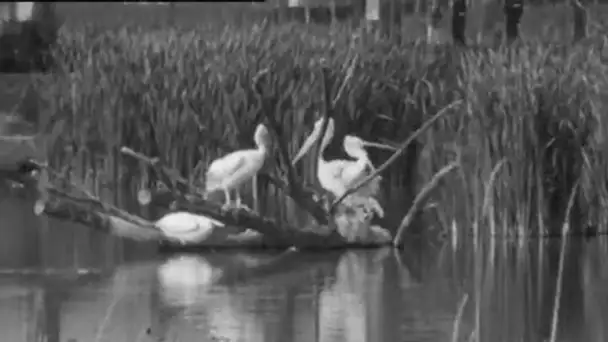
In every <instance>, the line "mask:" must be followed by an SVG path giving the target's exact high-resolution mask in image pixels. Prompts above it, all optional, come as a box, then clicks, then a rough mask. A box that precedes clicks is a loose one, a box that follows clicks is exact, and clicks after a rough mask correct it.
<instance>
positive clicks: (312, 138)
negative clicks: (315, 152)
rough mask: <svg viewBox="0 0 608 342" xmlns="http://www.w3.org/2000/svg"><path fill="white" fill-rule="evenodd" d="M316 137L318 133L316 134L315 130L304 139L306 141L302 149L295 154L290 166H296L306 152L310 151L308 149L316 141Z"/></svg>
mask: <svg viewBox="0 0 608 342" xmlns="http://www.w3.org/2000/svg"><path fill="white" fill-rule="evenodd" d="M318 136H319V133H318V132H316V130H315V131H313V132H312V133H311V134H310V135H309V136H308V138H306V141H305V142H304V144H303V145H302V147H301V148H300V150H299V151H298V153H296V156H295V157H294V158H293V160H292V161H291V165H296V163H297V162H298V160H300V159H301V158H302V157H303V156H304V155H305V154H306V153H308V151H310V148H311V147H312V145H314V143H315V142H316V141H317V138H318Z"/></svg>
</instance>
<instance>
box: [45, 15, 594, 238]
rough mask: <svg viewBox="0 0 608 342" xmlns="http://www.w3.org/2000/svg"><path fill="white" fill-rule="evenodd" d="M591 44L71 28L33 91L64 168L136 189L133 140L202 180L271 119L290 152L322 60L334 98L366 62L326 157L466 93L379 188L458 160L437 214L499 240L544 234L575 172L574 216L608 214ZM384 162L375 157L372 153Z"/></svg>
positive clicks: (258, 27)
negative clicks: (578, 184) (350, 69)
mask: <svg viewBox="0 0 608 342" xmlns="http://www.w3.org/2000/svg"><path fill="white" fill-rule="evenodd" d="M353 33H356V34H353ZM593 44H594V45H593ZM593 44H592V45H589V46H586V47H579V48H562V47H556V46H550V45H543V44H542V42H534V43H530V44H528V43H525V44H522V45H521V46H518V47H516V48H512V49H502V50H485V49H471V50H458V49H454V48H451V47H449V46H444V47H430V46H425V45H421V44H419V43H395V42H393V41H391V40H390V39H384V38H382V36H378V35H375V34H374V33H373V32H372V33H368V32H365V31H357V32H354V31H353V30H352V29H351V28H350V27H346V26H340V25H334V26H332V27H331V28H327V27H315V26H303V25H298V24H280V25H278V24H268V23H264V24H247V25H240V26H237V25H218V24H213V23H208V24H202V25H199V26H197V27H190V26H189V27H183V28H180V27H175V26H172V27H168V26H167V27H157V26H149V27H148V26H143V25H139V26H138V25H125V26H123V27H116V28H101V27H95V26H79V27H77V28H75V27H69V26H66V27H64V29H63V31H62V32H61V35H60V41H59V44H58V47H57V50H56V51H55V55H56V58H57V60H58V61H59V65H60V67H61V69H62V72H59V73H56V74H55V75H54V76H52V77H51V79H47V80H46V81H45V82H40V83H39V84H38V88H39V90H40V92H41V93H42V94H43V97H44V100H45V101H46V108H47V112H48V113H47V115H49V116H51V117H53V118H54V119H53V120H54V121H55V122H61V123H62V125H63V130H62V134H60V135H59V136H58V137H57V141H56V143H55V144H54V145H53V147H52V151H53V153H52V160H53V162H54V163H55V165H64V164H66V163H68V162H69V160H71V159H73V160H78V163H79V165H80V168H81V169H83V171H82V172H83V173H86V170H89V169H93V170H96V171H95V172H96V173H97V174H98V176H99V177H106V178H108V179H109V180H108V181H109V182H114V183H115V184H119V183H120V182H122V181H125V180H127V182H126V183H123V184H127V185H129V186H132V187H135V186H138V185H136V184H139V180H140V179H141V177H142V176H143V171H142V170H141V169H140V167H139V165H137V164H131V163H130V161H129V160H123V159H122V158H121V156H120V154H119V152H118V151H119V148H120V147H121V146H129V147H131V148H133V149H135V150H138V151H141V152H143V153H147V154H149V155H153V156H160V157H161V158H163V159H164V160H165V161H166V162H168V163H169V164H170V165H171V166H173V167H175V168H176V169H177V170H179V171H180V172H182V173H183V174H185V175H190V179H191V180H192V181H193V182H197V181H201V177H200V175H198V174H192V170H194V169H195V167H196V166H197V165H201V164H202V165H203V166H204V165H207V164H208V163H209V162H210V161H211V160H212V159H214V158H216V157H218V156H220V155H222V154H223V153H226V152H227V151H229V150H232V149H235V148H243V147H249V146H252V144H253V142H252V137H251V136H252V134H253V130H254V129H255V126H256V124H257V123H259V122H264V121H265V120H266V116H267V115H273V116H274V118H275V119H276V120H277V121H278V122H279V124H280V127H279V131H280V133H281V136H282V137H284V138H285V139H286V143H287V146H285V147H286V148H287V150H288V151H289V152H290V153H294V152H295V150H296V149H297V148H298V146H299V144H300V143H301V141H302V139H303V137H304V136H305V135H306V134H308V133H309V131H310V127H311V124H312V122H313V121H314V120H315V119H316V118H317V117H318V114H317V113H318V112H320V111H321V110H322V108H323V105H324V104H323V98H324V97H323V85H322V84H321V82H322V80H321V73H320V71H319V70H320V66H321V65H323V66H327V67H328V69H329V74H328V76H327V77H328V79H327V82H328V84H329V87H330V88H331V89H332V91H333V93H334V94H335V92H336V91H337V88H338V87H339V86H340V85H341V84H342V82H343V80H344V78H345V76H346V67H347V66H348V65H349V63H350V62H351V61H352V60H353V58H354V56H357V58H356V61H357V64H356V67H355V70H354V75H353V77H352V79H351V80H350V82H348V84H347V85H346V88H345V91H344V94H343V96H342V97H341V98H340V99H339V100H338V102H337V104H336V106H335V108H334V109H333V111H334V117H335V119H336V121H337V122H336V126H337V134H336V139H335V141H334V143H333V144H332V145H330V148H329V151H328V153H327V157H328V158H334V157H338V156H339V157H342V156H343V155H342V152H340V150H341V139H342V137H343V135H344V134H346V133H349V134H353V133H354V134H357V135H360V136H362V137H363V138H365V139H369V140H389V141H393V142H398V141H401V140H404V139H405V138H406V137H407V135H408V134H409V133H410V132H412V131H413V130H414V129H416V128H417V127H419V126H420V125H421V123H422V122H424V120H425V119H426V118H428V117H430V116H432V115H433V114H434V113H435V112H436V111H438V110H439V109H440V108H442V107H444V106H446V105H448V104H449V103H451V102H453V101H454V100H457V99H462V100H463V103H464V104H465V105H464V106H461V107H460V109H459V110H456V111H454V112H453V113H452V114H450V115H448V116H447V117H446V118H444V119H443V120H441V121H440V122H438V123H436V124H435V125H434V126H433V128H431V129H430V130H429V131H427V133H426V134H425V136H424V137H423V138H421V139H418V142H417V143H416V144H414V145H413V146H412V147H411V148H410V150H409V151H408V153H407V154H406V156H405V157H404V158H402V160H400V161H399V162H397V163H396V164H395V165H393V166H392V167H391V168H390V169H389V170H388V174H387V175H386V176H385V177H384V179H385V181H384V186H385V188H386V190H387V191H388V192H390V194H388V195H389V197H391V198H397V199H399V201H400V203H396V204H392V205H389V206H388V209H389V211H390V210H391V208H392V209H393V210H392V211H393V212H398V210H397V209H399V206H401V207H403V206H407V205H408V203H407V201H410V200H411V199H412V198H413V195H414V194H415V190H416V189H417V188H418V187H419V186H421V185H422V184H424V182H425V181H426V180H428V179H429V177H430V176H431V175H432V172H434V171H437V170H438V169H439V168H441V167H442V166H444V165H445V164H447V163H448V162H449V161H451V160H453V159H454V158H459V160H460V161H461V172H460V173H459V174H455V175H453V176H452V177H451V178H450V179H449V181H448V182H446V183H445V184H444V186H442V187H441V189H440V190H438V191H437V194H436V196H435V199H436V202H437V205H438V206H437V207H438V208H439V210H438V212H439V215H440V216H441V217H440V221H442V222H444V223H449V222H453V221H455V222H458V227H460V228H462V230H463V231H469V228H468V227H470V226H471V224H470V223H471V222H478V223H479V225H480V227H481V229H482V230H483V231H488V229H484V227H485V226H487V225H488V222H489V220H490V221H492V220H493V221H495V222H498V223H499V224H498V225H496V226H497V227H502V228H500V229H501V230H502V231H497V232H496V233H499V234H528V233H546V232H549V229H548V228H546V227H545V226H544V225H542V224H539V222H540V223H542V222H544V221H543V220H540V219H538V217H537V216H538V215H537V214H538V213H542V214H543V215H542V217H544V218H546V219H549V218H551V216H552V215H553V214H555V213H560V212H562V211H563V210H564V208H565V201H564V200H563V197H565V196H564V193H565V191H566V192H567V191H569V189H570V188H571V187H572V184H573V183H574V182H575V181H576V180H577V179H579V178H584V181H583V182H582V185H583V186H582V190H581V192H580V195H579V196H578V198H577V202H576V203H577V204H578V205H577V206H575V208H579V209H580V210H579V213H578V216H580V217H582V218H583V219H582V221H584V220H591V221H594V222H600V221H602V220H604V217H603V216H602V215H603V214H602V212H601V210H597V208H599V206H600V204H601V203H603V201H604V199H605V198H606V196H605V194H606V191H605V186H604V183H605V182H604V181H603V180H604V173H605V170H606V167H604V165H605V161H604V160H605V159H606V158H605V157H604V156H605V153H604V152H603V149H602V148H601V147H602V146H603V133H602V132H603V131H604V129H603V128H604V126H605V125H606V124H605V123H604V122H605V121H606V120H602V118H601V115H600V113H602V111H603V105H604V102H605V100H604V98H605V96H603V95H604V90H603V89H606V84H605V83H606V78H605V76H603V75H606V72H605V71H606V70H605V67H604V64H603V60H602V55H601V49H602V47H603V43H602V42H601V41H599V40H598V42H596V43H593ZM264 69H268V70H269V71H270V72H269V73H268V74H269V75H270V78H268V79H267V80H266V81H265V83H264V84H263V85H262V88H263V90H262V93H261V94H260V93H258V91H257V90H256V89H255V88H254V87H253V85H252V78H253V76H254V75H256V74H258V73H259V72H260V71H261V70H264ZM262 100H263V101H262ZM66 146H70V148H66ZM73 154H77V155H78V157H77V158H72V157H71V155H73ZM383 158H386V156H385V155H384V154H373V155H372V159H373V160H374V161H375V162H376V163H377V162H379V161H380V160H382V159H383ZM502 160H504V165H503V166H502V167H501V168H500V170H499V171H498V172H496V174H495V175H494V177H493V178H492V179H493V186H492V188H491V189H490V191H489V196H491V197H492V200H491V201H489V203H492V206H491V207H490V208H489V209H485V210H484V208H483V206H484V203H485V202H487V201H486V200H485V197H486V186H485V184H486V182H487V181H488V180H489V179H490V177H491V175H492V171H493V170H494V168H495V167H496V165H497V163H499V162H500V161H502ZM304 164H305V163H304ZM200 169H201V167H199V168H198V170H200ZM312 171H313V170H310V168H306V167H305V166H304V167H303V169H301V170H298V172H299V173H300V174H301V175H303V177H304V178H303V179H304V180H305V181H306V182H312V181H313V180H314V172H312ZM130 184H131V185H130ZM133 184H135V185H133ZM267 190H268V191H267V194H270V193H272V191H273V190H270V189H267ZM277 196H278V194H277ZM277 196H270V197H277ZM271 201H273V202H274V201H277V200H276V199H272V200H271ZM281 202H282V201H281ZM274 203H275V204H276V202H274ZM262 207H264V205H262ZM269 207H272V206H269ZM274 207H280V206H274ZM584 207H589V208H590V209H589V210H586V211H582V208H584ZM482 211H483V215H482ZM575 213H577V210H575V209H573V215H574V214H575ZM275 214H279V216H281V217H284V218H285V217H287V216H288V215H287V214H286V213H285V212H281V211H279V212H277V213H275ZM482 216H483V218H484V219H483V220H481V219H480V218H481V217H482ZM548 226H550V225H548ZM576 229H577V228H576V227H575V228H574V230H576ZM496 230H498V229H496Z"/></svg>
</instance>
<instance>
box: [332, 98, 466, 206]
mask: <svg viewBox="0 0 608 342" xmlns="http://www.w3.org/2000/svg"><path fill="white" fill-rule="evenodd" d="M461 102H462V101H461V100H457V101H454V102H452V103H451V104H449V105H447V106H446V107H444V108H442V109H441V110H440V111H439V112H437V114H435V115H433V116H432V117H431V118H430V119H429V120H427V121H426V122H425V123H424V124H423V125H422V126H421V127H420V128H418V129H417V130H416V131H415V132H414V133H412V135H410V136H409V137H408V138H407V139H406V140H405V141H404V142H403V143H402V144H401V146H400V147H399V149H398V150H397V151H396V152H395V153H393V155H392V156H391V157H390V158H388V160H387V161H385V162H384V164H382V165H381V166H380V167H379V168H377V169H376V171H374V172H372V173H371V174H370V175H368V176H367V177H365V178H364V179H363V180H362V181H361V182H359V183H358V184H357V185H355V186H353V187H352V188H350V189H348V190H347V191H346V192H345V193H344V194H343V195H342V196H340V197H339V198H337V199H336V200H335V201H334V202H333V203H332V205H331V207H330V209H329V212H330V213H331V212H333V210H334V209H335V208H336V206H337V205H338V204H340V202H342V201H343V200H344V199H345V198H346V197H348V195H350V194H353V193H355V192H356V191H357V190H359V189H360V188H361V187H363V186H364V185H365V184H367V183H369V182H370V181H371V180H372V179H374V178H375V177H376V176H378V175H379V174H380V173H382V172H383V171H384V170H386V169H387V168H388V167H389V166H391V165H392V164H393V163H394V162H395V161H396V160H397V158H399V156H401V155H402V154H403V152H405V149H406V148H407V147H408V146H409V144H411V143H412V141H414V140H415V139H416V138H418V136H419V135H420V134H422V133H424V132H425V131H426V130H427V129H429V128H430V127H431V125H432V124H433V123H435V121H437V120H438V119H439V118H441V117H442V116H443V115H445V114H446V113H447V112H448V110H449V109H452V108H454V107H456V106H457V105H459V104H460V103H461Z"/></svg>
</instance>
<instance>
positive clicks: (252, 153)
mask: <svg viewBox="0 0 608 342" xmlns="http://www.w3.org/2000/svg"><path fill="white" fill-rule="evenodd" d="M253 140H254V141H255V144H256V146H257V149H248V150H240V151H235V152H232V153H230V154H228V155H226V156H224V157H222V158H220V159H216V160H215V161H214V162H213V163H211V165H210V166H209V169H208V170H207V175H206V184H205V188H206V189H205V192H206V194H207V195H208V194H210V193H212V192H215V191H218V190H223V191H224V194H225V196H226V202H225V204H224V206H228V205H230V190H232V189H236V206H237V207H240V206H241V195H240V193H239V191H238V187H239V186H240V185H241V184H243V182H245V181H248V180H250V179H252V178H253V177H254V176H255V175H256V174H257V173H258V171H259V170H260V169H261V168H262V166H263V165H264V160H265V159H266V155H267V153H268V150H269V149H270V134H269V133H268V129H267V128H266V126H264V125H262V124H259V125H258V126H257V128H256V130H255V134H254V136H253Z"/></svg>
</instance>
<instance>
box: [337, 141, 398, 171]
mask: <svg viewBox="0 0 608 342" xmlns="http://www.w3.org/2000/svg"><path fill="white" fill-rule="evenodd" d="M343 147H344V151H345V152H346V154H348V155H349V156H350V157H352V158H355V159H362V160H365V161H367V163H368V164H369V165H370V166H371V167H372V169H373V168H374V165H373V164H372V162H371V161H370V160H369V157H368V155H367V151H365V148H366V147H376V148H379V149H383V150H390V151H395V150H396V149H395V148H394V147H392V146H389V145H384V144H378V143H373V142H369V141H365V140H363V139H361V138H359V137H357V136H354V135H347V136H345V137H344V142H343Z"/></svg>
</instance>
